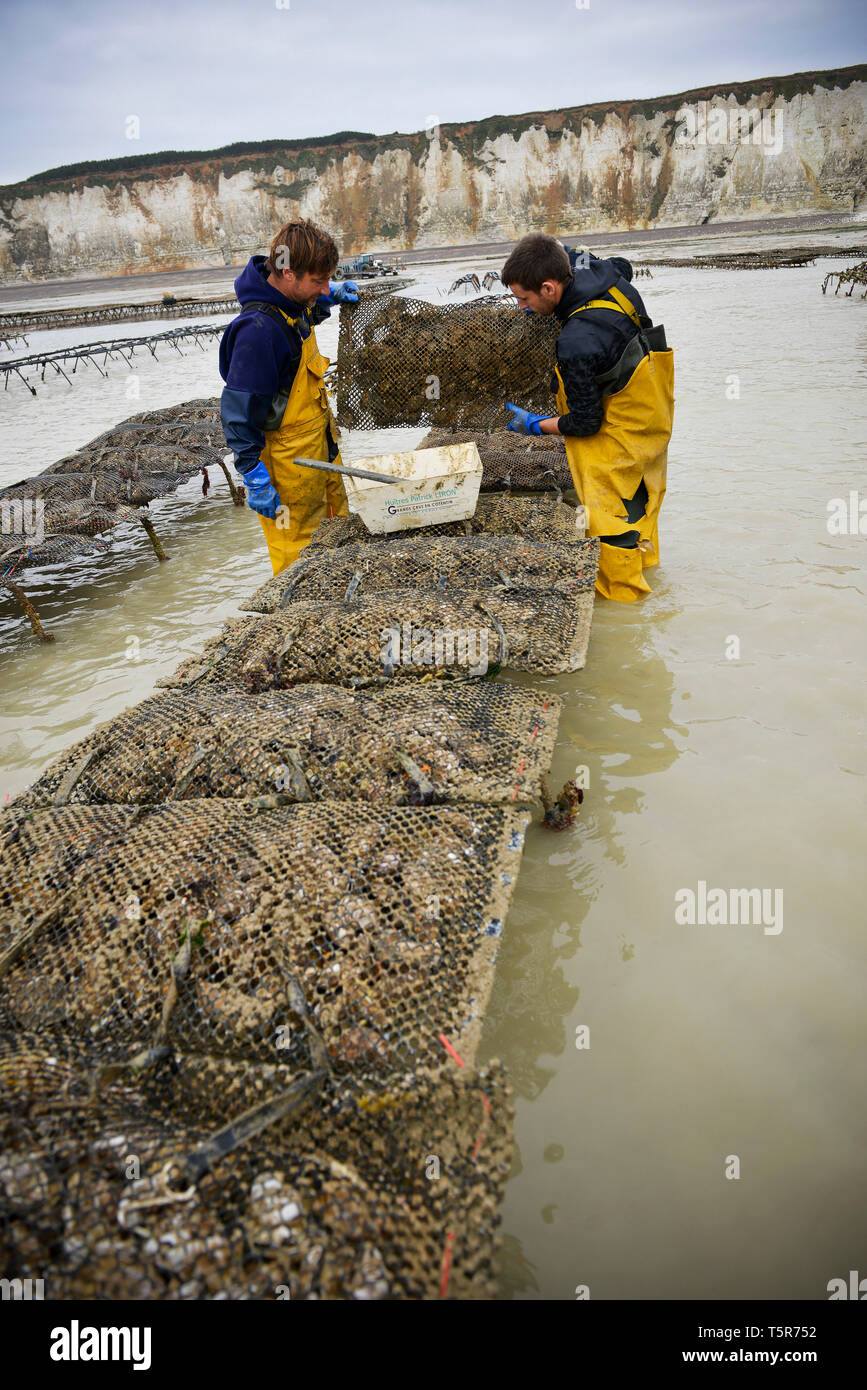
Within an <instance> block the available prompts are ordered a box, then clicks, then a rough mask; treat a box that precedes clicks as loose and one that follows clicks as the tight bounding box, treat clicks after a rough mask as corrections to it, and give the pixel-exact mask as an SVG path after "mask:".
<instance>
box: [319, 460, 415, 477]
mask: <svg viewBox="0 0 867 1390" xmlns="http://www.w3.org/2000/svg"><path fill="white" fill-rule="evenodd" d="M292 462H293V463H297V464H300V466H301V467H302V468H323V469H324V470H325V471H326V473H344V474H345V475H346V476H347V477H348V478H370V479H371V480H372V481H373V482H374V483H408V482H409V481H410V479H409V478H393V477H392V476H391V474H390V473H371V472H370V470H369V469H368V468H350V467H349V465H348V464H345V463H326V462H325V459H304V458H297V459H293V460H292Z"/></svg>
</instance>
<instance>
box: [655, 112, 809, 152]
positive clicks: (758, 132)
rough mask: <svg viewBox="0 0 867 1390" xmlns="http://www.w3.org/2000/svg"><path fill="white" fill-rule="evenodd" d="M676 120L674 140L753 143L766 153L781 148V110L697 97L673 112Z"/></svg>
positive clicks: (722, 143)
mask: <svg viewBox="0 0 867 1390" xmlns="http://www.w3.org/2000/svg"><path fill="white" fill-rule="evenodd" d="M675 120H676V121H678V122H679V124H678V127H677V130H676V131H675V132H674V143H675V144H676V145H680V146H685V145H686V146H692V145H734V144H741V145H756V146H760V147H761V148H762V149H763V150H764V151H765V152H766V153H767V154H769V155H777V154H779V153H780V151H781V149H782V148H783V113H782V111H759V110H757V109H756V108H752V109H751V108H750V107H748V106H720V105H717V104H713V103H711V102H710V101H704V100H703V101H697V102H695V104H694V105H692V106H681V107H679V108H678V110H677V111H676V112H675Z"/></svg>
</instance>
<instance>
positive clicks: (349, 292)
mask: <svg viewBox="0 0 867 1390" xmlns="http://www.w3.org/2000/svg"><path fill="white" fill-rule="evenodd" d="M319 302H320V303H321V304H357V303H358V286H357V285H356V283H355V281H354V280H329V281H328V294H321V295H320V296H319Z"/></svg>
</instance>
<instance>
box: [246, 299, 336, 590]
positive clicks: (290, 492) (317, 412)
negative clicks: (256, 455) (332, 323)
mask: <svg viewBox="0 0 867 1390" xmlns="http://www.w3.org/2000/svg"><path fill="white" fill-rule="evenodd" d="M280 312H281V313H283V311H282V309H281V310H280ZM283 317H284V318H285V319H286V321H287V323H290V324H291V323H293V322H294V321H293V320H292V319H291V318H290V317H289V315H288V314H283ZM327 368H328V358H327V357H322V356H321V354H320V352H319V348H318V347H317V345H316V334H315V332H314V330H313V329H312V328H311V330H310V335H309V337H307V338H305V339H304V342H303V344H302V347H301V361H300V362H299V363H298V370H297V371H296V373H295V379H294V381H293V382H292V388H291V390H290V392H289V399H288V401H287V402H286V409H285V410H284V412H283V417H282V419H281V420H280V423H279V425H278V426H277V428H276V429H267V428H266V429H265V447H264V449H263V450H262V462H263V463H264V465H265V467H266V468H267V470H268V472H269V474H270V476H271V482H272V483H273V484H274V486H275V488H276V489H277V492H278V493H279V495H280V501H281V503H282V505H283V507H284V508H288V517H287V514H286V511H285V510H284V511H282V512H279V511H278V513H277V518H276V520H275V521H272V520H271V519H270V518H269V517H266V516H260V517H259V520H260V521H261V523H262V530H263V531H264V532H265V540H266V541H267V542H268V554H269V556H270V558H271V566H272V568H273V570H274V573H275V574H279V573H280V571H281V570H284V569H286V567H287V565H291V564H292V562H293V560H297V558H298V556H299V555H300V553H301V551H302V550H303V549H304V547H305V546H306V545H309V543H310V537H311V536H312V535H313V532H314V531H315V530H316V527H317V526H318V525H319V523H320V521H324V520H325V518H326V517H329V516H346V515H347V514H348V511H349V508H348V506H347V504H346V492H345V490H344V487H343V479H342V478H341V476H340V474H339V473H323V472H322V471H321V470H320V469H318V468H298V467H296V466H295V464H294V463H293V459H296V458H310V459H326V460H327V458H328V439H327V437H326V429H327V428H328V427H329V425H330V427H331V437H332V439H333V440H334V441H335V443H336V442H337V440H338V438H339V435H338V430H337V425H336V423H335V421H334V418H333V416H332V414H331V409H330V407H329V405H328V396H327V394H326V390H325V372H326V370H327ZM266 423H267V422H266ZM334 462H335V463H340V462H341V458H340V454H339V453H338V455H337V458H336V459H335V460H334Z"/></svg>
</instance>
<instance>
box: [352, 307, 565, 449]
mask: <svg viewBox="0 0 867 1390" xmlns="http://www.w3.org/2000/svg"><path fill="white" fill-rule="evenodd" d="M552 318H553V316H552ZM559 328H560V325H559V323H557V322H556V321H554V322H552V320H551V319H546V318H543V317H541V316H539V315H536V314H534V315H532V316H531V315H528V314H523V313H521V312H520V311H519V310H517V309H516V307H515V305H514V304H513V303H511V302H509V303H504V302H503V298H502V297H497V296H489V297H485V298H482V299H476V300H473V301H472V302H471V303H466V304H446V305H438V304H428V303H425V302H424V301H422V300H419V299H404V298H401V297H391V296H389V297H388V298H387V299H386V298H382V299H378V300H377V299H365V298H360V299H359V302H358V304H357V305H352V306H349V307H347V306H344V310H343V312H342V313H341V315H340V338H339V348H338V373H337V419H338V423H339V424H341V425H347V426H349V427H351V428H355V429H359V428H364V429H374V428H391V427H394V426H398V425H404V426H410V425H416V426H417V425H463V426H465V427H466V426H469V427H472V428H484V427H486V426H487V425H494V424H499V423H500V422H501V421H502V419H503V414H504V406H505V402H506V401H507V400H515V401H520V403H521V404H522V405H523V406H525V407H526V408H527V409H528V410H533V411H545V410H548V409H549V408H550V407H551V401H552V394H551V386H550V377H551V371H552V369H553V366H554V344H555V342H556V338H557V333H558V332H559ZM453 442H454V441H453Z"/></svg>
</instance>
